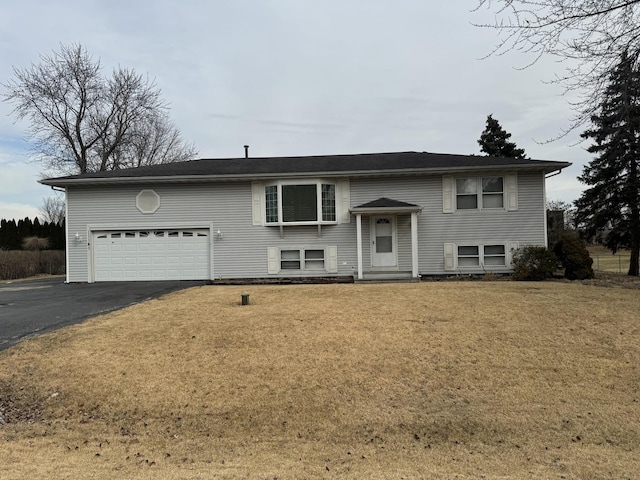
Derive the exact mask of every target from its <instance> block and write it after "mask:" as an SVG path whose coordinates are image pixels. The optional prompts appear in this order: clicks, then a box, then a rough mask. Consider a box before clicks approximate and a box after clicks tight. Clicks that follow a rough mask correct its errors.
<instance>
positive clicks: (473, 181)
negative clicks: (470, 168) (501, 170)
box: [456, 177, 504, 210]
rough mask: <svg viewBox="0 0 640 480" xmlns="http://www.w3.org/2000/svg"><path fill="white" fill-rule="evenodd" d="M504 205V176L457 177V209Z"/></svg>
mask: <svg viewBox="0 0 640 480" xmlns="http://www.w3.org/2000/svg"><path fill="white" fill-rule="evenodd" d="M503 207H504V179H503V177H468V178H457V179H456V209H458V210H465V209H478V208H503Z"/></svg>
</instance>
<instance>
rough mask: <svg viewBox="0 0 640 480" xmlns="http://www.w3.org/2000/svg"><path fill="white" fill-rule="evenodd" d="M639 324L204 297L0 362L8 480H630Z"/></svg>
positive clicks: (565, 287) (605, 315) (491, 304)
mask: <svg viewBox="0 0 640 480" xmlns="http://www.w3.org/2000/svg"><path fill="white" fill-rule="evenodd" d="M245 292H247V293H250V294H251V305H249V306H244V307H243V306H239V302H240V294H241V293H245ZM639 311H640V297H639V296H638V293H637V291H636V290H628V289H622V288H601V287H595V286H585V285H581V284H577V283H552V282H544V283H515V282H442V283H420V284H409V285H407V284H393V285H344V284H343V285H316V286H307V285H300V286H251V287H228V286H227V287H222V286H210V287H200V288H193V289H190V290H186V291H182V292H178V293H175V294H172V295H169V296H167V297H164V298H161V299H159V300H153V301H150V302H147V303H144V304H140V305H137V306H133V307H131V308H128V309H126V310H122V311H119V312H115V313H111V314H109V315H105V316H102V317H98V318H96V319H93V320H91V321H88V322H86V323H84V324H82V325H78V326H75V327H71V328H68V329H65V330H61V331H59V332H56V333H53V334H49V335H45V336H42V337H39V338H37V339H34V340H31V341H28V342H24V343H22V344H20V345H18V346H16V347H14V348H12V349H10V350H7V351H5V352H2V353H0V398H4V405H5V407H4V408H5V411H6V412H5V416H6V420H7V421H8V423H7V424H6V425H4V426H0V478H3V479H10V478H16V479H17V478H96V479H107V478H139V479H152V478H153V479H165V478H167V479H168V478H184V479H200V478H229V479H232V478H233V479H235V478H256V479H273V478H292V479H293V478H430V479H439V478H442V479H445V478H447V479H448V478H460V479H463V478H473V479H477V478H491V479H495V478H589V479H599V478H601V479H604V478H620V479H622V478H633V477H636V475H637V472H638V471H640V433H639V430H638V425H639V424H640V403H639V402H640V391H639V385H640V375H639V370H638V365H640V329H639V326H638V312H639ZM7 399H11V401H10V402H9V401H7ZM0 408H2V400H1V399H0Z"/></svg>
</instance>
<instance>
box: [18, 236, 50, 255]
mask: <svg viewBox="0 0 640 480" xmlns="http://www.w3.org/2000/svg"><path fill="white" fill-rule="evenodd" d="M22 248H24V249H25V250H33V251H35V252H39V251H40V250H45V249H46V248H49V239H48V238H40V237H27V238H25V239H24V240H22Z"/></svg>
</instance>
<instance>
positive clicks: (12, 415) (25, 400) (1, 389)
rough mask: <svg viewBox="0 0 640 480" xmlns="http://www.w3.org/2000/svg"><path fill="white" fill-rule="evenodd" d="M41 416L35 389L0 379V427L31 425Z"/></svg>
mask: <svg viewBox="0 0 640 480" xmlns="http://www.w3.org/2000/svg"><path fill="white" fill-rule="evenodd" d="M41 416H42V398H41V396H40V395H39V394H38V392H37V391H36V389H35V388H33V387H28V386H20V385H14V384H12V383H10V382H7V381H5V380H1V379H0V427H2V425H5V424H9V423H33V422H36V421H38V420H39V419H40V418H41Z"/></svg>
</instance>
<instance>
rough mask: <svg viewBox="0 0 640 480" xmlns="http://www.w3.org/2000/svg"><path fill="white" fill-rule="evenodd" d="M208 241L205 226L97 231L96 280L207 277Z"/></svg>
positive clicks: (198, 278)
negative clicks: (200, 227) (188, 228)
mask: <svg viewBox="0 0 640 480" xmlns="http://www.w3.org/2000/svg"><path fill="white" fill-rule="evenodd" d="M209 242H210V239H209V231H208V230H204V229H203V230H193V229H190V230H170V229H166V230H156V231H148V230H143V231H113V232H94V235H93V255H94V259H93V265H94V280H95V281H98V282H99V281H122V280H206V279H209V278H210V263H209V262H210V243H209Z"/></svg>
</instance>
